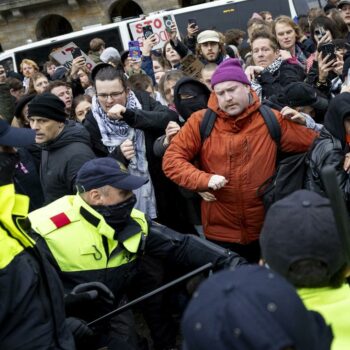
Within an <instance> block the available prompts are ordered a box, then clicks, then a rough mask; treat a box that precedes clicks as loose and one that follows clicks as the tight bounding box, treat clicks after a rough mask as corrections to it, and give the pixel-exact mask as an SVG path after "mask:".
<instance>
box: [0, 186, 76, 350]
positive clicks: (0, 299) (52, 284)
mask: <svg viewBox="0 0 350 350" xmlns="http://www.w3.org/2000/svg"><path fill="white" fill-rule="evenodd" d="M28 206H29V200H28V198H27V197H26V196H23V195H15V191H14V185H13V184H8V185H4V186H1V187H0V208H1V209H0V348H1V349H4V350H5V349H6V350H11V349H21V350H29V349H35V350H40V349H43V350H44V349H45V350H47V349H62V350H63V349H64V350H66V349H67V350H72V349H75V345H74V340H73V337H72V335H71V333H70V331H69V330H68V329H67V326H66V323H65V315H64V305H63V292H62V287H61V284H60V282H59V279H58V278H57V274H56V273H55V271H54V270H53V269H52V267H51V266H50V265H49V264H47V262H46V261H45V259H43V258H42V256H41V255H40V252H39V251H38V249H37V247H36V245H35V242H34V241H33V240H32V239H31V238H30V237H29V236H28V235H27V234H26V233H25V232H24V231H23V230H22V229H21V228H20V226H19V222H20V221H21V220H22V219H23V218H24V217H25V216H26V214H27V210H28Z"/></svg>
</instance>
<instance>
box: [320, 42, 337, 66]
mask: <svg viewBox="0 0 350 350" xmlns="http://www.w3.org/2000/svg"><path fill="white" fill-rule="evenodd" d="M318 51H319V52H322V57H323V58H325V57H326V56H327V55H329V58H328V60H327V62H329V61H332V60H334V59H336V58H337V56H336V54H335V45H334V44H333V43H325V44H321V45H320V46H319V47H318Z"/></svg>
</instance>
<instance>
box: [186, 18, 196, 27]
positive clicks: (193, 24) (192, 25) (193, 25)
mask: <svg viewBox="0 0 350 350" xmlns="http://www.w3.org/2000/svg"><path fill="white" fill-rule="evenodd" d="M188 24H189V25H190V26H191V27H197V21H196V19H195V18H190V19H189V20H188Z"/></svg>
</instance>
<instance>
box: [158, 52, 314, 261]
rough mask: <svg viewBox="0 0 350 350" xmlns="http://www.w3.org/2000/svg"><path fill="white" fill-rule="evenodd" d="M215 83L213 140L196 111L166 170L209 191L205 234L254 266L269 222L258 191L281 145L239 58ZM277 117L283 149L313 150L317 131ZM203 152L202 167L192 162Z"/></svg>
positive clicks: (168, 158)
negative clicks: (204, 135)
mask: <svg viewBox="0 0 350 350" xmlns="http://www.w3.org/2000/svg"><path fill="white" fill-rule="evenodd" d="M211 83H212V87H213V92H212V94H211V96H210V98H209V101H208V107H209V108H211V109H212V110H213V111H214V112H215V113H216V114H217V118H216V121H215V124H214V127H213V129H212V131H211V133H210V135H209V137H208V138H207V139H206V140H205V141H204V143H203V144H202V140H201V135H200V124H201V121H202V119H203V117H204V114H205V110H201V111H198V112H195V113H193V114H192V116H191V117H190V118H189V119H188V120H187V122H186V124H185V125H184V126H183V127H182V128H181V130H180V131H179V133H178V134H177V135H176V136H175V137H174V138H173V139H172V141H171V144H170V146H169V148H168V149H167V151H166V153H165V155H164V158H163V170H164V173H165V174H166V176H168V177H169V178H170V179H171V180H172V181H174V182H175V183H177V184H178V185H180V186H182V187H185V188H187V189H189V190H192V191H197V192H205V193H204V195H202V196H203V197H204V198H205V200H203V201H202V207H201V210H202V223H203V227H204V233H205V236H206V237H207V238H208V239H209V240H211V241H214V242H216V243H219V244H220V245H221V246H224V247H227V248H230V249H232V250H234V251H236V252H237V253H238V254H240V255H242V256H244V257H245V258H246V259H247V260H248V261H252V262H253V261H257V260H258V259H259V256H260V249H259V243H258V239H259V233H260V230H261V227H262V223H263V220H264V207H263V203H262V201H261V199H260V198H259V197H258V196H257V194H256V192H257V189H258V187H259V186H260V185H261V184H262V183H263V182H264V181H265V180H266V179H267V178H268V177H270V176H271V175H272V174H273V173H274V171H275V168H276V149H277V146H276V143H275V142H274V141H273V140H272V138H271V136H270V133H269V131H268V128H267V126H266V124H265V122H264V119H263V117H262V115H261V114H260V112H259V107H260V101H259V98H258V97H257V95H256V94H255V92H254V91H253V90H252V89H251V88H250V82H249V80H248V78H247V76H246V75H245V73H244V71H243V69H242V67H241V66H240V64H239V61H238V60H237V59H228V60H226V61H224V62H223V63H221V64H220V65H219V66H218V68H217V69H216V71H215V72H214V75H213V77H212V80H211ZM274 113H275V115H276V118H277V120H278V122H279V123H280V126H281V149H282V151H284V152H295V153H297V152H305V151H307V150H308V148H309V146H310V145H311V143H312V142H313V140H314V138H315V136H316V133H315V132H313V131H311V130H309V129H307V128H305V127H304V126H301V125H298V124H295V123H293V122H290V121H289V120H287V119H283V118H282V116H281V114H280V113H279V112H277V111H274ZM197 154H198V155H199V168H197V167H196V166H194V165H193V163H192V160H193V159H194V157H195V156H196V155H197ZM277 219H278V218H276V220H277Z"/></svg>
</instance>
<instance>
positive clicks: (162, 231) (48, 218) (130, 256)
mask: <svg viewBox="0 0 350 350" xmlns="http://www.w3.org/2000/svg"><path fill="white" fill-rule="evenodd" d="M146 181H147V179H146V180H145V179H144V178H141V177H139V176H133V175H130V174H129V173H128V172H127V171H126V169H124V168H122V165H121V164H120V163H118V162H117V161H115V160H114V159H112V158H108V157H107V158H97V159H94V160H91V161H88V162H87V163H85V164H84V165H83V166H82V168H81V169H80V170H79V172H78V174H77V179H76V182H77V187H78V188H79V189H81V192H88V191H91V190H92V189H99V188H102V187H103V186H106V185H109V186H112V187H114V188H116V189H119V190H125V191H131V190H134V189H136V188H139V187H140V186H142V185H143V184H144V183H145V182H146ZM129 199H132V198H130V197H129ZM129 199H128V200H125V201H122V202H120V203H119V204H115V205H113V208H114V209H115V207H116V206H117V207H118V206H119V205H120V206H121V207H123V205H126V204H127V203H128V201H129ZM129 204H130V203H129ZM132 205H133V203H131V206H129V205H128V208H129V209H128V211H127V213H126V214H125V212H123V214H120V211H114V216H113V217H114V218H115V219H118V218H119V215H120V216H121V217H122V219H123V220H122V222H123V224H122V225H118V224H116V223H115V221H113V220H112V221H111V218H110V217H109V218H108V217H107V214H103V215H104V216H103V215H102V213H104V212H105V211H104V210H103V209H106V208H107V207H108V206H98V208H97V207H94V208H93V207H91V206H90V205H89V204H88V203H87V202H85V201H84V199H83V198H82V197H81V195H80V194H79V193H78V194H76V195H75V196H65V197H63V198H60V199H58V200H56V201H54V202H52V203H51V204H49V205H47V206H46V207H44V208H41V209H38V210H36V211H34V212H32V213H30V214H29V219H30V221H31V225H32V228H33V230H34V231H35V232H36V233H37V234H38V235H39V237H40V238H39V239H38V244H40V246H42V247H43V249H45V251H46V253H47V255H48V258H49V259H50V260H51V261H52V264H53V265H54V266H55V268H56V269H57V271H58V273H59V275H60V277H61V280H62V282H63V285H64V288H65V289H66V291H67V292H69V291H70V290H71V289H72V288H73V287H74V286H75V285H77V284H80V283H85V282H91V281H98V282H102V283H104V284H105V285H106V286H107V287H108V288H109V289H110V290H111V291H112V292H113V293H114V295H115V298H116V301H117V302H118V301H119V300H120V299H121V297H122V296H124V295H125V293H126V292H130V293H132V294H133V296H134V297H135V296H137V295H138V294H140V293H144V292H145V291H147V288H148V286H149V285H150V284H151V283H150V280H151V279H154V280H155V281H156V282H155V283H153V284H151V286H150V288H151V289H153V288H156V287H157V286H159V285H160V284H161V283H162V280H161V278H160V279H157V278H158V277H155V275H156V274H157V272H154V270H157V269H158V268H162V264H158V266H156V267H155V268H151V269H148V270H147V268H145V265H146V264H147V259H150V258H152V259H153V258H156V259H162V260H166V261H168V262H170V263H171V264H172V265H173V266H178V265H181V266H182V267H185V268H189V269H193V268H196V267H199V266H202V265H204V264H206V263H208V262H212V263H214V265H218V264H225V263H229V262H232V261H234V263H239V262H241V258H240V257H239V256H237V255H236V254H235V253H233V252H230V251H228V250H226V249H223V248H221V247H219V246H216V245H215V244H212V243H210V242H208V241H204V240H201V239H199V238H198V237H196V236H193V235H184V234H180V233H178V232H176V231H173V230H171V229H169V228H167V227H166V226H162V225H159V224H156V223H155V222H153V221H151V220H148V219H146V217H145V215H144V214H143V213H142V212H140V211H138V210H136V209H132ZM101 207H102V208H101ZM110 207H111V206H110ZM107 209H108V208H107ZM109 210H112V209H111V208H109ZM112 226H113V227H112ZM140 255H143V256H142V258H138V256H140ZM145 260H146V263H145ZM137 273H138V276H137V285H136V283H131V282H135V280H136V278H135V279H133V277H134V276H135V275H136V274H137ZM147 285H148V286H147ZM154 300H155V299H154V298H151V299H150V300H148V301H147V302H146V304H147V305H146V309H147V310H146V309H145V308H144V315H145V318H146V319H148V320H152V321H149V322H148V325H149V327H150V329H151V333H152V336H153V339H154V340H155V337H157V340H156V341H155V342H158V340H159V342H161V340H162V338H165V337H166V335H167V334H169V333H170V332H171V327H170V326H169V327H168V329H167V330H164V331H162V330H160V328H162V327H161V326H162V322H163V321H162V316H161V315H162V314H163V312H162V310H161V307H162V305H161V303H159V302H156V301H154ZM151 303H153V304H152V306H150V305H151ZM143 307H144V304H143ZM157 318H158V319H157ZM151 322H152V324H151ZM174 338H175V337H174ZM160 348H161V347H160Z"/></svg>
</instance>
